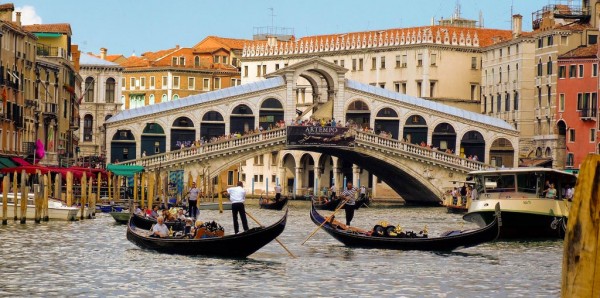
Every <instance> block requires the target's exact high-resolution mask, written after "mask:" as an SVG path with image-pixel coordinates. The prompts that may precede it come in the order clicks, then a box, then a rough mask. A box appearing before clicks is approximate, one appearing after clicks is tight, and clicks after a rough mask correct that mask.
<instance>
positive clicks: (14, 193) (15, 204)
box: [12, 171, 19, 221]
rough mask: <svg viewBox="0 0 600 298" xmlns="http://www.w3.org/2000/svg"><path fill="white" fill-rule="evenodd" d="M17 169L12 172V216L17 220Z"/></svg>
mask: <svg viewBox="0 0 600 298" xmlns="http://www.w3.org/2000/svg"><path fill="white" fill-rule="evenodd" d="M17 175H18V174H17V171H15V173H14V174H13V177H12V179H13V188H12V189H13V209H14V212H13V217H14V219H13V220H14V221H17V220H18V219H19V213H18V212H17V206H19V200H18V199H17V194H18V193H19V185H18V183H17V177H18V176H17Z"/></svg>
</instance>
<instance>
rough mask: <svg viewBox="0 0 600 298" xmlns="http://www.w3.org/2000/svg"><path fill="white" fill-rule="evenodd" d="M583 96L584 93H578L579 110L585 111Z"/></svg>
mask: <svg viewBox="0 0 600 298" xmlns="http://www.w3.org/2000/svg"><path fill="white" fill-rule="evenodd" d="M583 101H584V100H583V94H582V93H577V110H580V111H581V110H583V109H584V104H585V103H584V102H583Z"/></svg>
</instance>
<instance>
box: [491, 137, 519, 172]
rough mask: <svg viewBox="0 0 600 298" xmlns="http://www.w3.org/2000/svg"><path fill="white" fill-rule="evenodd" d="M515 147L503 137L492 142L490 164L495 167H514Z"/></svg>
mask: <svg viewBox="0 0 600 298" xmlns="http://www.w3.org/2000/svg"><path fill="white" fill-rule="evenodd" d="M514 157H515V149H514V148H513V146H512V143H511V142H510V141H509V140H507V139H505V138H499V139H496V140H495V141H494V142H493V143H492V147H491V148H490V164H491V165H493V166H496V167H502V166H505V167H509V168H512V167H514V166H515V165H514V163H513V161H514Z"/></svg>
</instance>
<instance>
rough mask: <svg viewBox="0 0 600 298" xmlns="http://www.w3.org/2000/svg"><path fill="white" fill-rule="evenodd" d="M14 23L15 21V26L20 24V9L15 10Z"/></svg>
mask: <svg viewBox="0 0 600 298" xmlns="http://www.w3.org/2000/svg"><path fill="white" fill-rule="evenodd" d="M15 17H16V20H15V23H17V26H21V12H20V11H16V12H15Z"/></svg>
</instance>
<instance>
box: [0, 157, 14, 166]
mask: <svg viewBox="0 0 600 298" xmlns="http://www.w3.org/2000/svg"><path fill="white" fill-rule="evenodd" d="M16 166H17V165H16V164H15V163H14V162H12V160H10V158H8V157H0V168H12V167H16Z"/></svg>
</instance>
